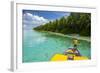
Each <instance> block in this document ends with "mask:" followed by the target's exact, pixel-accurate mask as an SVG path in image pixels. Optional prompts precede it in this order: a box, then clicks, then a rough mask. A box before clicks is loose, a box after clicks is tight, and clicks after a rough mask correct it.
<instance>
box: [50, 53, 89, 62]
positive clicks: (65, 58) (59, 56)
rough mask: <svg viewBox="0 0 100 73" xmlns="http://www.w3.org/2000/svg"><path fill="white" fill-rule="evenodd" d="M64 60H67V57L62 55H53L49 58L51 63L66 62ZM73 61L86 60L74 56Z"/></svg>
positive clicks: (82, 57)
mask: <svg viewBox="0 0 100 73" xmlns="http://www.w3.org/2000/svg"><path fill="white" fill-rule="evenodd" d="M66 60H68V56H67V55H63V54H55V55H54V56H53V57H52V58H51V61H66ZM74 60H88V58H87V57H85V56H74Z"/></svg>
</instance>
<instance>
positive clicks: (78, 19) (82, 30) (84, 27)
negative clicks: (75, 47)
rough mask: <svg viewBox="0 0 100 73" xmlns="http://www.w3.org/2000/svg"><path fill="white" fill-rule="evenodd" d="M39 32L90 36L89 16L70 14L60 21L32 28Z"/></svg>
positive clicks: (88, 14) (86, 14) (85, 14)
mask: <svg viewBox="0 0 100 73" xmlns="http://www.w3.org/2000/svg"><path fill="white" fill-rule="evenodd" d="M33 29H34V30H39V31H51V32H57V33H63V34H79V35H82V36H90V35H91V14H90V13H70V15H69V16H64V17H62V18H60V19H56V20H54V21H50V22H49V23H46V24H44V25H40V26H38V27H35V28H33Z"/></svg>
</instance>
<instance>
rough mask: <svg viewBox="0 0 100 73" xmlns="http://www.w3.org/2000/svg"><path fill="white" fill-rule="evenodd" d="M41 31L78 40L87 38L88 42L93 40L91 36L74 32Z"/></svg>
mask: <svg viewBox="0 0 100 73" xmlns="http://www.w3.org/2000/svg"><path fill="white" fill-rule="evenodd" d="M41 32H47V33H50V34H55V35H59V36H63V37H70V38H76V39H78V40H85V41H87V42H91V38H90V37H85V36H77V35H75V34H73V35H65V34H61V33H56V32H50V31H41Z"/></svg>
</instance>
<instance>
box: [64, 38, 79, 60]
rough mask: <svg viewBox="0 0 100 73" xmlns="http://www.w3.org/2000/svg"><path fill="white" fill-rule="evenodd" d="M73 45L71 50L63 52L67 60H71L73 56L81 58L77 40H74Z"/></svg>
mask: <svg viewBox="0 0 100 73" xmlns="http://www.w3.org/2000/svg"><path fill="white" fill-rule="evenodd" d="M73 44H74V46H73V48H69V49H68V50H67V51H65V52H64V55H67V56H68V59H69V60H73V58H74V56H81V54H80V52H79V51H78V49H77V45H78V40H77V39H74V40H73Z"/></svg>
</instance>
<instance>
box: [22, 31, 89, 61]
mask: <svg viewBox="0 0 100 73" xmlns="http://www.w3.org/2000/svg"><path fill="white" fill-rule="evenodd" d="M23 33H24V34H23V51H22V54H23V59H22V60H23V62H41V61H50V59H51V57H52V56H53V55H54V54H56V53H63V52H64V51H65V50H67V49H68V48H70V47H73V45H72V38H68V37H63V36H58V35H55V34H50V33H47V32H37V31H33V30H24V32H23ZM79 42H80V44H79V46H78V50H79V51H80V53H81V54H82V55H83V56H87V57H88V58H89V59H90V58H91V49H90V42H87V41H82V40H79Z"/></svg>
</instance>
